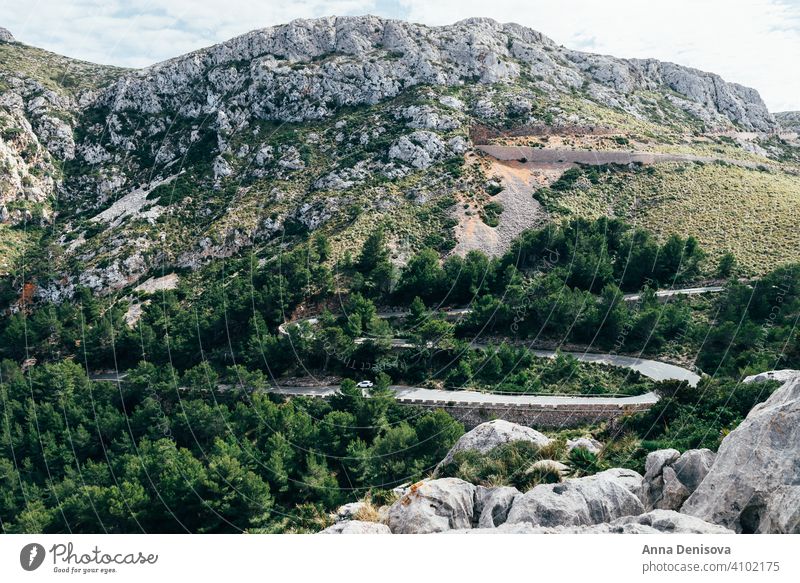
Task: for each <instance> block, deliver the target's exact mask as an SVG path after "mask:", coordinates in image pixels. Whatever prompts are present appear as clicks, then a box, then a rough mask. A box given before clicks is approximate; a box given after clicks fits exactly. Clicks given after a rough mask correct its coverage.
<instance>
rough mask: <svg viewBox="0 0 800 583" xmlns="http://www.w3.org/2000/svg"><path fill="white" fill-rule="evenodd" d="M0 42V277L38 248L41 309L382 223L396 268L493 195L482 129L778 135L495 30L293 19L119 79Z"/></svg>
mask: <svg viewBox="0 0 800 583" xmlns="http://www.w3.org/2000/svg"><path fill="white" fill-rule="evenodd" d="M1 32H2V34H0V164H2V167H3V169H4V170H3V173H2V175H0V222H1V223H2V224H0V228H2V229H3V237H2V239H3V240H4V243H3V244H2V245H3V251H4V252H5V255H6V257H7V260H6V261H7V263H8V264H7V265H0V272H2V271H5V272H8V273H12V274H13V273H14V272H15V266H16V265H18V264H19V257H21V254H22V253H24V251H25V249H31V248H37V249H43V248H48V249H51V251H49V252H48V253H47V254H46V258H44V259H43V260H42V261H40V262H38V263H35V262H34V263H33V264H31V265H28V276H29V277H32V278H34V279H35V280H36V282H37V285H38V286H39V293H40V295H42V296H43V297H50V298H61V297H64V296H65V295H67V296H68V295H69V294H71V293H72V292H73V291H74V289H75V288H76V286H79V285H81V286H88V287H90V288H92V289H94V290H98V291H102V292H107V291H112V290H121V289H123V288H126V287H127V286H130V285H132V284H135V283H136V282H138V281H140V280H143V279H144V278H146V277H147V276H148V275H149V274H151V270H152V268H153V266H159V267H160V268H161V269H162V270H163V269H167V270H171V269H181V268H189V269H196V268H198V267H201V266H202V265H204V264H205V263H206V262H208V261H209V260H210V259H213V258H220V257H226V256H230V255H235V254H238V253H241V252H243V251H245V250H253V249H257V253H258V254H260V255H259V256H260V257H261V258H265V257H267V256H268V255H269V254H271V253H273V252H274V250H275V249H277V248H280V247H281V246H286V245H291V242H292V240H293V237H297V236H299V237H302V236H303V234H304V233H307V232H309V231H315V230H322V231H324V232H327V233H329V234H330V235H331V237H332V239H333V243H334V246H335V247H336V248H339V249H346V248H348V247H350V246H352V242H353V241H354V240H355V241H359V240H363V238H364V237H365V234H366V233H367V232H369V231H370V230H371V229H372V228H374V225H375V223H376V222H381V223H382V224H388V225H390V226H391V227H392V228H391V231H392V233H393V235H394V236H395V240H394V241H393V245H394V248H395V249H396V256H395V259H396V260H397V261H402V260H403V257H404V256H406V255H407V254H408V253H409V252H410V251H411V250H413V249H414V248H416V247H418V246H419V245H422V244H425V245H430V246H434V247H436V248H438V249H439V250H440V251H442V252H443V253H445V252H448V251H449V250H451V249H452V248H453V247H454V246H455V245H456V241H455V235H454V234H453V228H454V227H455V226H456V225H457V223H458V222H459V220H461V219H459V217H458V216H456V214H455V211H454V209H455V205H456V203H463V205H464V206H465V208H466V207H467V206H469V209H470V210H468V211H467V214H468V215H469V214H472V213H475V214H479V213H483V211H482V209H483V207H484V206H485V205H486V204H487V201H488V200H489V197H490V192H491V191H492V189H493V188H494V186H492V184H493V183H492V181H491V176H488V175H487V171H486V168H485V167H484V166H482V165H481V164H480V163H475V162H474V160H470V156H472V151H473V146H474V140H473V139H472V137H473V135H474V133H473V132H472V130H473V129H474V128H475V127H477V126H481V127H489V128H495V129H496V130H503V131H505V130H509V129H513V128H540V129H541V128H548V130H547V131H555V132H558V128H562V129H564V130H565V131H566V130H567V129H569V131H574V130H575V128H578V129H582V130H584V131H590V130H591V131H598V130H602V132H608V133H613V132H627V131H629V130H630V128H636V129H637V131H639V132H640V133H643V134H644V135H647V136H653V138H652V139H655V140H657V141H659V140H662V139H664V136H670V135H671V136H673V137H674V136H677V135H683V134H691V133H697V132H717V131H727V132H735V131H740V130H741V131H749V132H766V133H769V132H772V131H773V130H775V129H776V127H777V126H776V121H775V119H774V118H773V116H772V115H771V114H770V113H769V111H768V110H767V108H766V106H765V105H764V103H763V101H762V100H761V98H760V97H759V95H758V93H757V91H755V90H754V89H750V88H747V87H743V86H741V85H738V84H735V83H730V82H727V81H724V80H723V79H721V78H720V77H719V76H717V75H714V74H712V73H706V72H702V71H698V70H695V69H691V68H687V67H682V66H679V65H675V64H672V63H664V62H660V61H656V60H652V59H644V60H642V59H629V60H626V59H618V58H614V57H609V56H602V55H594V54H588V53H581V52H578V51H573V50H569V49H566V48H564V47H561V46H558V45H557V44H555V43H554V42H553V41H552V40H550V39H548V38H547V37H546V36H544V35H542V34H540V33H538V32H536V31H533V30H531V29H528V28H525V27H522V26H519V25H516V24H500V23H497V22H494V21H492V20H489V19H470V20H465V21H461V22H458V23H456V24H453V25H449V26H443V27H428V26H423V25H418V24H412V23H407V22H401V21H395V20H385V19H381V18H377V17H372V16H364V17H329V18H320V19H316V20H296V21H293V22H291V23H289V24H286V25H283V26H276V27H272V28H267V29H262V30H256V31H253V32H250V33H248V34H245V35H243V36H240V37H237V38H234V39H232V40H230V41H227V42H224V43H221V44H219V45H216V46H213V47H210V48H207V49H203V50H199V51H196V52H193V53H190V54H187V55H183V56H180V57H177V58H174V59H171V60H168V61H165V62H162V63H158V64H156V65H153V66H151V67H147V68H145V69H141V70H133V71H131V70H123V69H118V68H114V67H106V66H100V65H93V64H89V63H84V62H80V61H76V60H72V59H67V58H65V57H60V56H57V55H53V54H51V53H48V52H46V51H42V50H40V49H36V48H33V47H29V46H26V45H23V44H20V43H17V42H15V41H14V38H13V36H12V35H11V34H10V33H8V31H5V29H2V31H1ZM619 139H620V140H622V139H623V138H619ZM667 141H668V142H669V141H671V143H674V140H673V138H669V139H668V140H667ZM620 143H623V142H620ZM760 152H761V151H760ZM761 153H763V154H764V155H769V153H768V152H766V151H763V152H761ZM495 186H496V185H495ZM462 218H463V217H462ZM531 220H532V219H531ZM22 226H25V229H22ZM522 226H524V225H522ZM23 231H24V232H23ZM56 249H57V252H56ZM28 276H26V277H28Z"/></svg>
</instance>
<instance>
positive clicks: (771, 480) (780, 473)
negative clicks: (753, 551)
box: [681, 377, 800, 533]
mask: <svg viewBox="0 0 800 583" xmlns="http://www.w3.org/2000/svg"><path fill="white" fill-rule="evenodd" d="M798 482H800V377H793V378H792V379H791V380H789V381H788V382H786V383H785V384H784V385H782V386H781V387H780V388H779V389H778V390H776V391H775V392H774V393H773V394H772V395H771V396H770V397H769V399H767V400H766V401H765V402H764V403H761V404H759V405H757V406H755V407H754V408H753V410H752V411H750V413H749V414H748V415H747V418H746V419H745V420H744V421H742V423H741V424H740V425H739V427H737V428H736V429H735V430H733V431H732V432H731V433H729V434H728V435H727V436H726V437H725V439H723V440H722V445H721V446H720V448H719V451H718V452H717V456H716V459H715V460H714V464H713V465H712V466H711V470H710V471H709V473H708V475H707V476H706V477H705V479H704V480H703V481H702V482H701V483H700V485H699V486H698V488H697V490H695V491H694V493H693V494H692V495H691V496H690V497H689V499H688V500H687V501H686V503H685V504H684V505H683V507H682V508H681V512H683V513H686V514H690V515H692V516H696V517H698V518H701V519H703V520H705V521H707V522H713V523H715V524H721V525H723V526H726V527H728V528H731V529H733V530H735V531H736V532H746V533H749V532H778V530H779V528H780V527H778V526H777V524H776V523H775V522H773V521H772V520H770V519H769V514H770V512H771V511H770V510H769V506H770V505H772V506H774V504H776V503H775V502H772V504H770V502H771V499H772V496H773V495H776V494H775V493H776V492H778V491H780V492H783V490H782V487H784V486H793V485H794V486H796V485H797V484H798ZM786 495H787V496H788V495H790V494H786ZM789 522H791V520H789Z"/></svg>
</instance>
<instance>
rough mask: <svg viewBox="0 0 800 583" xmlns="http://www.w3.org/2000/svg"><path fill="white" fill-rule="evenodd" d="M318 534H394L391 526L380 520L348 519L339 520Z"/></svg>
mask: <svg viewBox="0 0 800 583" xmlns="http://www.w3.org/2000/svg"><path fill="white" fill-rule="evenodd" d="M318 534H392V533H391V531H390V530H389V527H388V526H386V525H385V524H380V523H378V522H365V521H363V520H347V521H345V522H337V523H336V524H334V525H333V526H329V527H328V528H326V529H325V530H321V531H319V533H318Z"/></svg>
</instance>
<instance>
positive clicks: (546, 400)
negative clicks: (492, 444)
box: [267, 385, 658, 407]
mask: <svg viewBox="0 0 800 583" xmlns="http://www.w3.org/2000/svg"><path fill="white" fill-rule="evenodd" d="M390 388H391V389H392V390H393V391H394V392H395V395H396V397H397V400H398V401H400V402H407V403H410V402H416V401H427V402H431V401H432V402H437V403H442V404H445V403H480V404H485V405H501V406H506V405H507V406H510V407H513V406H522V405H526V406H528V405H548V406H555V407H557V406H559V405H562V406H563V405H603V406H606V405H635V404H646V405H652V404H654V403H656V402H657V401H658V395H656V394H655V393H646V394H644V395H636V396H634V397H609V396H607V395H606V396H599V397H589V396H576V397H571V396H567V395H522V394H521V395H497V394H493V393H479V392H478V391H445V390H439V389H426V388H423V387H409V386H405V385H393V386H391V387H390ZM267 392H270V393H277V394H280V395H287V396H293V397H301V396H302V397H330V396H331V395H335V394H336V393H338V392H339V387H336V386H322V387H270V388H268V389H267Z"/></svg>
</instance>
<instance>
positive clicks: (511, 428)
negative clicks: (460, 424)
mask: <svg viewBox="0 0 800 583" xmlns="http://www.w3.org/2000/svg"><path fill="white" fill-rule="evenodd" d="M512 441H528V442H530V443H533V444H535V445H537V446H539V447H544V446H546V445H549V444H550V441H551V440H550V438H549V437H547V436H546V435H544V434H543V433H539V432H538V431H536V430H535V429H532V428H530V427H525V426H524V425H517V424H516V423H511V422H509V421H504V420H502V419H495V420H494V421H487V422H486V423H481V424H480V425H478V426H477V427H475V428H474V429H472V430H471V431H468V432H467V433H465V434H464V435H462V436H461V437H460V438H459V439H458V441H456V443H455V445H453V447H452V448H450V451H449V452H447V455H446V456H445V458H444V459H443V460H442V461H441V462H440V463H439V467H441V466H443V465H446V464H449V463H450V462H451V461H453V457H454V456H455V455H456V454H457V453H458V452H460V451H467V450H474V451H478V452H481V453H486V452H489V451H491V450H493V449H494V448H495V447H497V446H498V445H503V444H505V443H509V442H512Z"/></svg>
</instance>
